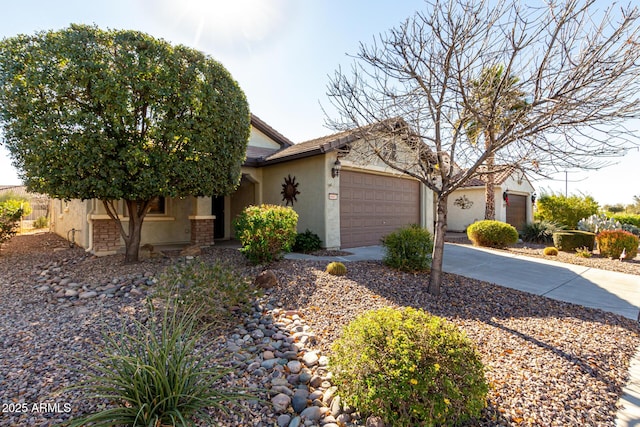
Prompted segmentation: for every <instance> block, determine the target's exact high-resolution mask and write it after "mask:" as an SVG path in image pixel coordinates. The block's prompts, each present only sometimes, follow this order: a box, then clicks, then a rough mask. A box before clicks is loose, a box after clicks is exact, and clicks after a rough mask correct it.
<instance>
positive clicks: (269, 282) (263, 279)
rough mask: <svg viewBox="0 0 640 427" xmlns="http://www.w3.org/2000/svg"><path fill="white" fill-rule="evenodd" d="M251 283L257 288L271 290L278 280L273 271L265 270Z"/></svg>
mask: <svg viewBox="0 0 640 427" xmlns="http://www.w3.org/2000/svg"><path fill="white" fill-rule="evenodd" d="M253 283H254V284H255V285H256V286H258V287H259V288H262V289H271V288H273V287H274V286H276V285H277V284H278V278H277V277H276V274H275V273H274V272H273V270H265V271H263V272H262V273H260V274H258V275H257V276H256V279H255V280H254V282H253Z"/></svg>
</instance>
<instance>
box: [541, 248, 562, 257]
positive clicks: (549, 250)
mask: <svg viewBox="0 0 640 427" xmlns="http://www.w3.org/2000/svg"><path fill="white" fill-rule="evenodd" d="M542 253H543V254H545V255H546V256H558V249H556V248H554V247H553V246H548V247H546V248H544V250H543V251H542Z"/></svg>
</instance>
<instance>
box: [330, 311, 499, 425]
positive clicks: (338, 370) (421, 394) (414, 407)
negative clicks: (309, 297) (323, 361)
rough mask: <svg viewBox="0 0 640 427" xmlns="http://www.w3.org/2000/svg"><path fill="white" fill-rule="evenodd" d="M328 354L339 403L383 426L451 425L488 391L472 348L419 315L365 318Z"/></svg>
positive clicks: (452, 329)
mask: <svg viewBox="0 0 640 427" xmlns="http://www.w3.org/2000/svg"><path fill="white" fill-rule="evenodd" d="M332 350H333V351H332V355H331V357H330V369H331V370H332V372H333V373H334V374H335V376H334V384H336V385H337V386H338V390H339V393H340V394H341V395H342V397H343V398H344V401H346V403H347V404H349V405H350V406H353V407H355V408H356V409H358V410H359V411H360V412H361V413H363V414H364V415H365V416H366V415H369V414H374V415H377V416H380V417H382V419H383V420H384V421H385V423H387V425H391V426H417V425H422V426H434V425H447V426H450V425H457V424H460V423H463V422H465V421H468V420H470V419H472V418H474V417H477V416H479V415H480V412H481V410H482V409H483V408H484V407H485V402H486V394H487V390H488V387H487V383H486V381H485V378H484V367H483V365H482V362H481V360H480V357H479V355H478V353H477V352H476V350H475V348H474V346H473V344H472V343H471V341H470V340H469V339H468V338H467V337H466V336H465V335H464V334H463V333H462V332H460V331H459V330H458V328H457V327H456V326H455V325H453V324H451V323H449V322H447V321H445V320H443V319H441V318H439V317H436V316H432V315H430V314H428V313H426V312H424V311H422V310H415V309H412V308H404V309H394V308H389V307H387V308H382V309H378V310H373V311H369V312H366V313H364V314H362V315H360V316H358V317H357V318H356V319H355V320H354V321H352V322H351V323H349V324H348V325H347V326H346V327H345V328H344V330H343V332H342V336H341V337H340V338H339V339H338V340H336V341H335V342H334V344H333V347H332Z"/></svg>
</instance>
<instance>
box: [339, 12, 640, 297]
mask: <svg viewBox="0 0 640 427" xmlns="http://www.w3.org/2000/svg"><path fill="white" fill-rule="evenodd" d="M494 4H495V2H491V3H489V2H487V1H477V0H444V1H437V0H435V1H427V2H426V3H425V10H424V11H421V12H418V13H416V14H415V15H414V16H412V17H410V18H408V19H407V20H406V21H405V22H404V23H402V24H401V25H400V26H399V27H397V28H394V29H391V30H389V31H388V32H386V33H384V34H382V35H380V36H379V37H377V38H374V39H373V41H372V43H370V44H368V45H367V44H361V46H360V49H359V52H358V53H357V54H355V55H354V63H353V66H352V68H351V70H349V71H343V70H341V69H340V70H338V71H336V73H335V75H334V76H333V77H332V78H331V82H330V83H329V86H328V95H329V97H330V100H331V103H332V104H333V106H334V107H336V109H337V111H338V114H337V117H333V118H329V119H327V120H328V124H329V125H330V126H331V127H332V128H334V129H336V130H347V129H359V130H358V131H356V132H359V133H360V134H359V135H358V136H359V137H361V138H362V140H364V141H366V143H367V144H368V145H369V148H370V150H369V151H370V152H372V153H374V154H373V155H375V156H377V157H378V159H380V160H382V161H383V162H384V163H386V164H387V165H388V166H389V167H390V168H393V169H395V170H397V171H400V172H403V173H405V174H407V175H410V176H412V177H414V178H416V179H418V180H420V181H421V182H422V183H424V184H425V185H426V186H427V187H428V188H430V189H431V190H432V191H433V192H434V197H435V199H436V200H437V216H436V227H435V245H434V252H433V265H432V270H431V276H430V282H429V288H428V290H429V292H430V293H432V294H436V295H437V294H439V293H440V286H441V283H442V257H443V251H444V235H445V232H446V228H447V198H448V197H449V195H450V194H451V192H452V191H454V190H455V189H457V188H458V187H460V186H461V185H462V184H464V183H465V181H467V180H468V179H470V178H472V177H477V176H479V175H480V174H483V173H487V170H488V168H487V161H488V160H489V161H490V162H491V163H492V168H491V170H490V172H491V173H497V172H499V171H500V169H499V168H500V167H514V166H517V167H519V168H521V169H523V170H525V171H528V172H533V173H535V174H538V175H541V176H546V175H547V174H550V173H552V172H554V171H556V170H565V169H572V168H582V169H588V168H593V169H595V168H599V167H602V166H603V165H605V164H607V158H610V157H614V156H620V155H623V154H624V153H625V152H626V150H627V149H629V148H630V147H631V146H633V145H635V144H638V142H639V140H638V138H639V137H640V135H634V134H633V132H632V131H631V130H629V129H627V128H626V127H625V121H626V120H628V119H632V118H637V117H639V115H640V114H639V112H640V103H639V102H638V97H639V94H640V40H639V34H640V29H639V26H638V22H639V16H640V12H639V11H638V7H633V6H626V7H625V6H622V7H621V6H619V5H616V4H614V5H612V6H610V7H609V8H608V9H607V10H598V9H597V8H596V6H595V1H594V0H586V1H578V0H564V1H558V2H548V4H546V5H544V6H542V7H526V6H522V5H521V4H520V2H498V4H497V5H495V6H494ZM496 67H500V69H501V70H502V72H501V73H500V76H499V78H498V81H494V82H492V88H491V91H490V94H491V96H492V97H493V98H492V99H491V100H486V99H485V100H483V102H481V103H478V102H477V91H476V93H475V94H474V84H473V82H477V81H478V79H479V78H480V77H481V76H482V73H483V70H490V69H495V68H496ZM514 77H515V79H514ZM476 86H477V84H476ZM514 93H517V94H522V95H523V97H524V100H525V103H524V106H523V107H522V108H516V109H510V111H509V116H508V120H505V106H504V105H505V104H504V102H505V99H509V97H513V94H514ZM469 123H473V124H474V126H477V127H478V128H479V129H491V130H492V131H491V132H485V133H484V135H483V136H482V138H486V140H483V141H482V142H483V143H476V141H473V136H471V135H470V133H469V132H468V129H465V126H468V124H469ZM389 136H391V137H389ZM400 152H401V153H402V155H399V154H398V153H400ZM494 159H495V162H494ZM371 160H373V159H371Z"/></svg>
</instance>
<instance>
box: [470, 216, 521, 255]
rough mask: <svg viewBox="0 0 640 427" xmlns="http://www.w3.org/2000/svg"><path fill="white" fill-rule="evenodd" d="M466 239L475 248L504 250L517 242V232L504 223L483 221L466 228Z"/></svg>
mask: <svg viewBox="0 0 640 427" xmlns="http://www.w3.org/2000/svg"><path fill="white" fill-rule="evenodd" d="M467 237H469V240H471V242H473V244H474V245H475V246H487V247H490V248H504V247H506V246H509V245H513V244H514V243H516V242H517V241H518V230H516V229H515V227H513V226H512V225H511V224H507V223H506V222H502V221H495V220H488V219H485V220H482V221H477V222H474V223H473V224H471V225H470V226H469V227H467Z"/></svg>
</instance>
